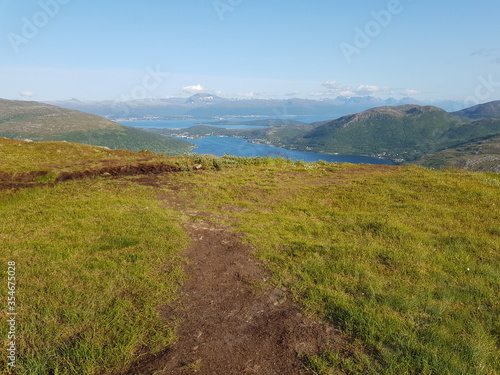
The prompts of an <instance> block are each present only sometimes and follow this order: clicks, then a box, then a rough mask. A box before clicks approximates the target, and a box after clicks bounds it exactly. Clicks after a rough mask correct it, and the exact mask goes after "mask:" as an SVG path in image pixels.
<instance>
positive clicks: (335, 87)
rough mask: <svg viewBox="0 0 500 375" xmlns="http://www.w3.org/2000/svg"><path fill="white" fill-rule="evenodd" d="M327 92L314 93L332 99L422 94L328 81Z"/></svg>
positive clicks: (408, 90) (325, 84)
mask: <svg viewBox="0 0 500 375" xmlns="http://www.w3.org/2000/svg"><path fill="white" fill-rule="evenodd" d="M322 86H323V87H325V88H326V90H323V91H319V92H317V93H314V94H313V95H314V96H322V97H328V96H330V97H332V96H335V97H337V96H347V97H353V96H387V97H388V96H408V95H416V94H419V93H420V92H419V91H417V90H413V89H401V88H391V87H381V86H374V85H359V86H350V85H346V84H344V83H340V82H337V81H328V82H324V83H323V84H322Z"/></svg>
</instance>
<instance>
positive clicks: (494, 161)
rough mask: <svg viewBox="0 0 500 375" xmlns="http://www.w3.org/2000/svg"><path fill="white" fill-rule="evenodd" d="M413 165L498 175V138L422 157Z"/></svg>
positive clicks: (499, 153) (499, 142)
mask: <svg viewBox="0 0 500 375" xmlns="http://www.w3.org/2000/svg"><path fill="white" fill-rule="evenodd" d="M415 164H419V165H423V166H426V167H430V168H438V169H443V168H460V169H467V170H470V171H493V172H497V173H500V136H493V137H488V138H485V139H481V140H474V141H471V142H466V143H464V144H461V145H459V146H457V147H452V148H449V149H445V150H442V151H438V152H435V153H432V154H428V155H425V156H423V157H422V158H420V159H418V160H416V161H415Z"/></svg>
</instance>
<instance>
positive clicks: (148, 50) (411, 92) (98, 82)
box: [0, 0, 500, 102]
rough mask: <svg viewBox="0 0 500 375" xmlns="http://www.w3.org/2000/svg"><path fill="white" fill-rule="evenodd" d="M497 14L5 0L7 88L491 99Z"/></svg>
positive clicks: (450, 9) (1, 20) (160, 0)
mask: <svg viewBox="0 0 500 375" xmlns="http://www.w3.org/2000/svg"><path fill="white" fill-rule="evenodd" d="M499 20H500V1H498V0H477V1H471V0H453V1H451V0H434V1H431V0H357V1H348V0H342V1H340V0H146V1H132V0H130V1H128V0H121V1H115V0H107V1H94V0H85V1H84V0H22V1H20V0H0V52H1V53H0V97H2V98H8V99H19V98H31V99H33V100H57V99H70V98H78V99H81V100H94V99H95V100H103V99H110V100H118V99H125V98H140V97H151V98H158V97H171V96H189V95H191V94H193V93H196V92H201V91H203V92H210V93H215V94H219V95H221V96H224V97H235V98H236V97H238V98H248V97H257V98H285V97H292V96H293V97H303V98H323V97H336V96H338V95H345V96H364V95H373V96H378V97H381V98H386V97H395V98H401V97H404V96H411V97H414V98H416V99H421V100H434V99H435V100H440V99H453V100H464V101H465V100H469V101H473V100H476V101H478V102H486V101H490V100H498V99H500V38H499V36H500V21H499ZM360 31H361V32H362V33H363V34H364V35H361V34H360ZM367 34H368V35H367ZM360 35H361V36H360ZM152 72H155V73H152Z"/></svg>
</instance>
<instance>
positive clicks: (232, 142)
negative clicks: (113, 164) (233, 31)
mask: <svg viewBox="0 0 500 375" xmlns="http://www.w3.org/2000/svg"><path fill="white" fill-rule="evenodd" d="M188 141H189V142H191V143H194V144H195V145H196V148H195V149H193V150H192V152H194V153H197V154H211V155H216V156H223V155H224V154H229V155H235V156H246V157H254V156H271V157H282V158H287V159H291V160H302V161H306V162H315V161H320V160H323V161H326V162H330V163H353V164H362V163H364V164H389V165H392V164H394V163H393V162H392V161H390V160H384V159H378V158H372V157H368V156H357V155H326V154H316V153H314V152H301V151H291V150H286V149H284V148H279V147H274V146H268V145H261V144H256V143H250V142H248V141H247V140H245V139H242V138H230V137H205V138H202V139H188Z"/></svg>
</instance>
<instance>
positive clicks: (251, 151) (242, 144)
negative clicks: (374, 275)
mask: <svg viewBox="0 0 500 375" xmlns="http://www.w3.org/2000/svg"><path fill="white" fill-rule="evenodd" d="M297 120H300V121H304V122H314V121H321V120H325V119H324V118H314V119H313V118H307V119H305V118H297ZM213 121H214V120H213V119H211V120H172V121H127V122H123V123H122V124H123V125H126V126H132V127H138V128H155V129H162V128H163V129H185V128H188V127H191V126H196V125H198V124H200V123H208V122H213ZM242 121H243V120H242ZM246 121H248V119H246ZM211 126H214V125H211ZM218 127H223V128H226V129H255V128H261V126H251V125H219V126H218ZM174 138H176V137H174ZM180 139H183V138H180ZM184 140H186V141H188V142H191V143H193V144H195V145H196V148H194V149H193V150H192V151H191V152H193V153H197V154H211V155H215V156H223V155H224V154H228V155H234V156H246V157H255V156H266V157H268V156H270V157H283V158H288V159H291V160H302V161H306V162H316V161H320V160H323V161H326V162H330V163H353V164H387V165H392V164H394V163H393V162H392V161H390V160H385V159H379V158H374V157H369V156H358V155H327V154H317V153H314V152H301V151H291V150H287V149H284V148H279V147H274V146H269V145H261V144H256V143H251V142H248V141H247V140H245V139H242V138H231V137H205V138H201V139H184Z"/></svg>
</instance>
